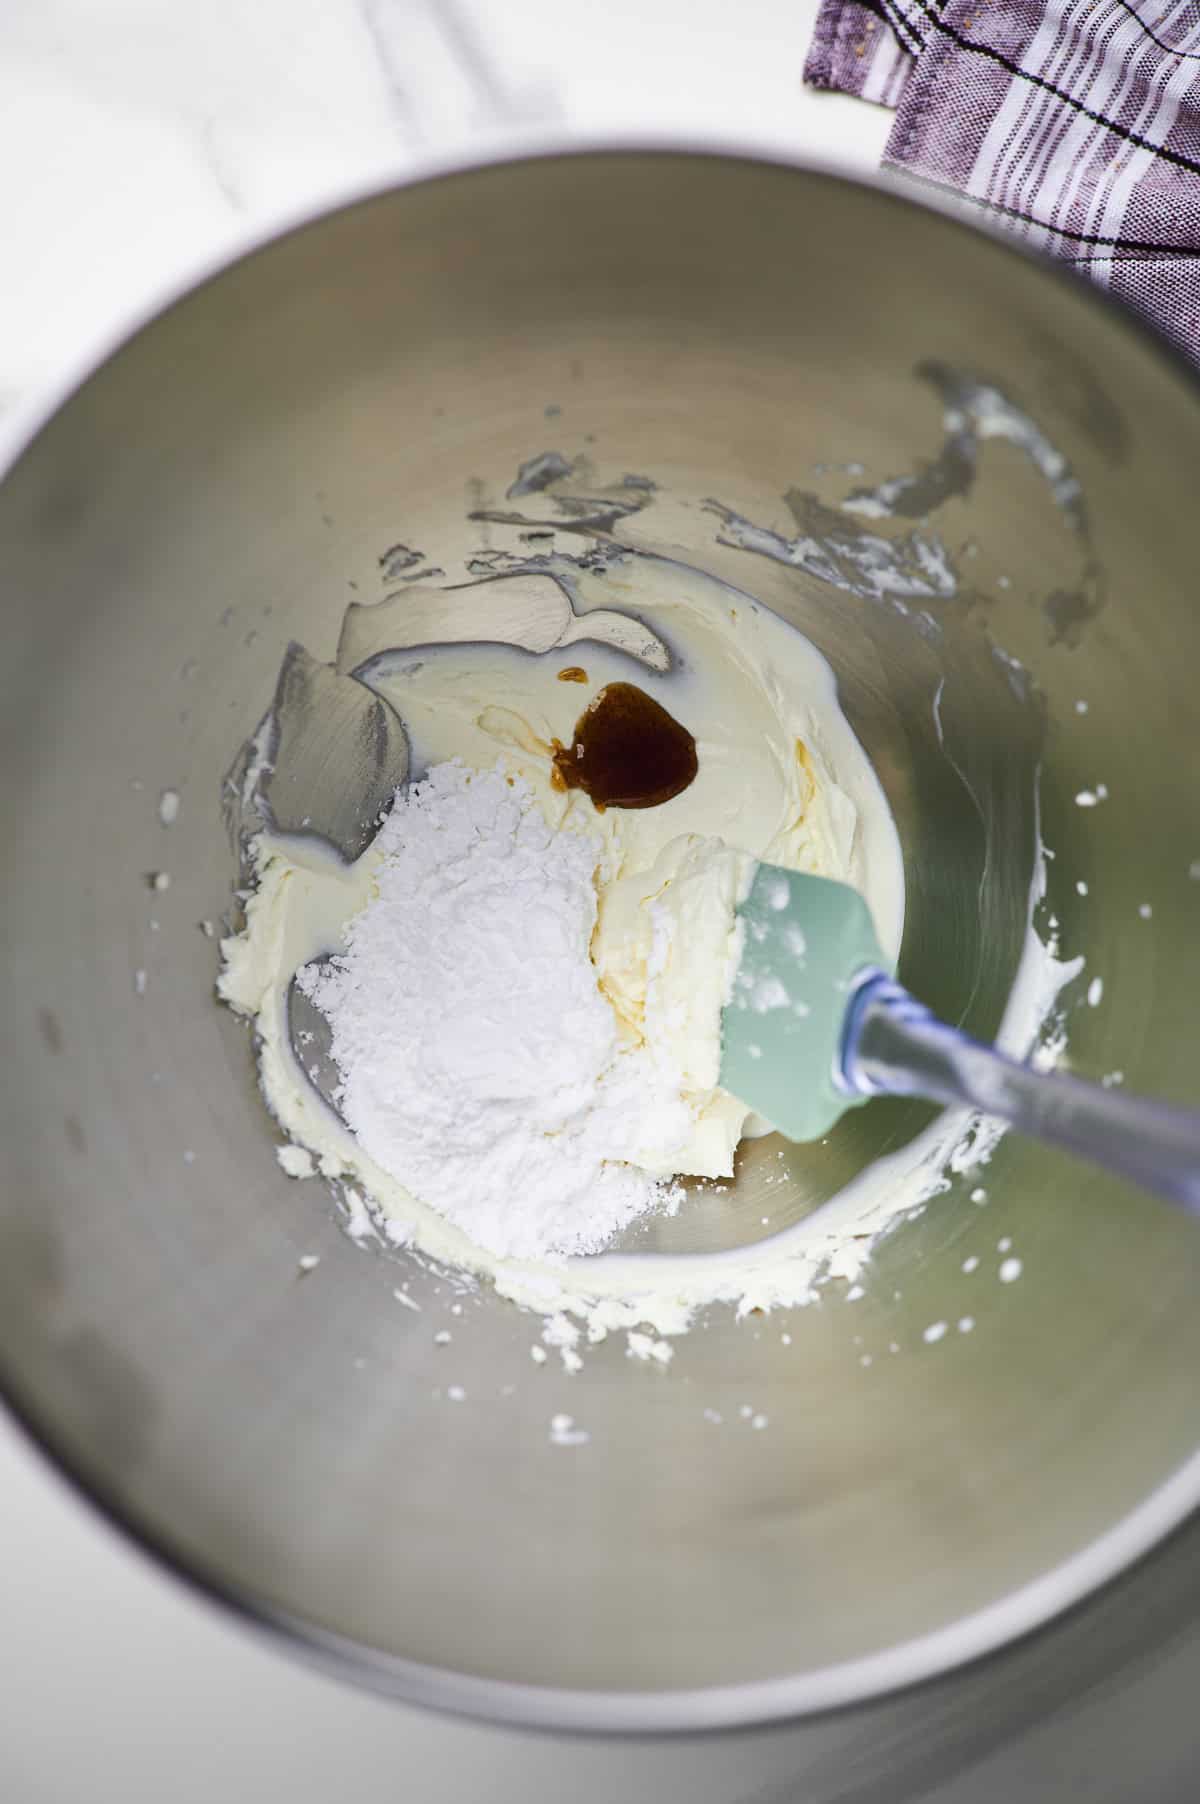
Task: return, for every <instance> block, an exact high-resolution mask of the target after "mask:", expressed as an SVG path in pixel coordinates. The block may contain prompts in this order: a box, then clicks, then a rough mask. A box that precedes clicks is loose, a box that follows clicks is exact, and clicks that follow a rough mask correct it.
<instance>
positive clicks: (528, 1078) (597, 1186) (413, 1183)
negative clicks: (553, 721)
mask: <svg viewBox="0 0 1200 1804" xmlns="http://www.w3.org/2000/svg"><path fill="white" fill-rule="evenodd" d="M374 844H375V850H376V851H377V852H378V853H379V854H380V855H381V857H382V864H381V865H380V867H379V871H378V875H377V879H376V895H375V899H374V900H373V901H372V902H371V903H370V904H369V906H368V907H367V908H365V909H364V910H363V912H362V913H361V914H360V915H358V916H357V917H356V918H355V919H354V920H353V921H351V922H350V924H349V926H348V928H347V930H346V935H345V946H346V950H345V951H344V952H343V953H340V954H338V955H336V956H335V957H333V958H331V959H329V960H326V961H324V962H322V963H319V964H315V965H308V966H305V967H304V968H303V969H302V970H301V971H300V972H299V974H298V977H297V982H298V985H299V987H300V989H301V990H302V991H303V992H304V993H305V994H306V995H308V996H309V998H310V999H311V1000H312V1001H313V1003H314V1004H315V1005H316V1006H317V1007H318V1008H319V1009H320V1010H321V1012H322V1013H323V1014H324V1015H325V1016H326V1018H327V1019H328V1021H329V1024H330V1029H331V1036H330V1052H331V1055H332V1057H333V1060H334V1063H335V1064H336V1065H337V1067H338V1070H339V1072H340V1074H341V1079H342V1088H341V1094H340V1099H339V1106H340V1110H341V1113H342V1116H343V1118H344V1120H345V1122H346V1124H347V1126H348V1127H349V1128H350V1130H351V1132H352V1133H353V1134H354V1136H355V1138H356V1139H357V1140H358V1142H359V1144H360V1145H361V1146H362V1148H363V1150H364V1151H365V1152H366V1153H367V1154H368V1155H369V1156H370V1157H371V1158H373V1159H375V1160H376V1161H377V1162H378V1163H379V1164H380V1165H381V1166H382V1167H383V1168H384V1169H385V1170H386V1171H388V1172H389V1173H391V1174H392V1175H393V1176H395V1177H397V1178H399V1179H400V1180H401V1181H402V1182H403V1183H404V1185H405V1186H406V1188H408V1189H410V1190H411V1191H413V1192H414V1193H415V1194H416V1195H418V1196H420V1197H421V1198H422V1200H423V1201H424V1202H426V1203H428V1204H429V1205H430V1206H431V1207H432V1208H434V1209H436V1210H438V1211H439V1212H440V1213H441V1214H442V1215H443V1216H445V1217H446V1218H447V1219H448V1220H449V1221H451V1222H453V1223H454V1224H455V1225H456V1226H457V1227H459V1228H461V1229H462V1230H463V1231H464V1232H465V1233H466V1234H468V1235H469V1236H470V1238H471V1239H472V1240H473V1241H474V1242H475V1243H476V1245H478V1246H480V1247H483V1248H484V1249H485V1250H486V1251H488V1252H489V1253H491V1254H493V1255H494V1256H496V1257H497V1258H502V1259H521V1260H530V1259H562V1258H565V1257H569V1256H573V1255H580V1254H586V1253H591V1252H596V1251H599V1250H600V1249H601V1248H602V1247H603V1246H605V1245H606V1244H607V1243H608V1242H609V1241H610V1240H611V1239H612V1238H613V1236H614V1235H615V1234H616V1233H618V1232H619V1231H620V1230H621V1229H622V1228H623V1227H625V1226H627V1225H628V1224H629V1223H630V1222H632V1221H634V1220H636V1219H637V1217H638V1216H641V1215H644V1214H645V1213H646V1212H647V1211H648V1210H650V1209H653V1208H655V1207H663V1206H665V1205H667V1204H668V1203H669V1201H670V1195H671V1186H670V1185H668V1184H664V1183H663V1182H661V1181H660V1180H657V1179H655V1178H652V1177H650V1176H649V1175H648V1174H647V1173H646V1172H645V1171H643V1170H639V1169H636V1168H635V1166H634V1165H633V1164H631V1163H629V1162H628V1161H630V1160H633V1159H634V1158H641V1159H643V1160H644V1159H645V1155H646V1154H647V1153H649V1154H650V1155H652V1162H653V1163H655V1164H656V1165H659V1166H660V1167H661V1166H666V1165H669V1162H670V1158H671V1155H672V1154H673V1153H674V1152H675V1151H676V1150H677V1149H678V1148H679V1147H681V1146H682V1144H683V1143H684V1141H685V1139H686V1137H687V1135H688V1133H689V1132H690V1130H691V1113H690V1110H689V1108H688V1105H687V1103H686V1102H685V1101H684V1099H683V1097H682V1096H681V1095H680V1093H679V1089H678V1085H677V1083H676V1082H675V1081H674V1079H673V1077H672V1076H671V1074H669V1073H664V1072H663V1071H661V1070H660V1069H659V1067H658V1064H657V1062H656V1061H655V1060H654V1058H653V1057H652V1055H651V1053H650V1052H649V1051H648V1050H647V1049H646V1048H645V1047H634V1048H632V1049H629V1048H625V1047H623V1046H622V1043H621V1041H620V1039H619V1035H618V1031H617V1023H616V1021H615V1019H614V1016H613V1012H612V1010H611V1008H610V1007H609V1004H608V1002H607V1001H606V999H605V998H604V996H603V995H602V994H601V992H600V990H599V989H598V987H597V984H596V976H595V969H594V967H593V965H592V963H591V959H590V956H589V945H590V941H591V935H592V930H593V927H594V925H595V920H596V892H595V886H594V881H593V877H594V872H595V869H596V864H597V859H598V857H599V854H600V844H599V840H598V839H597V838H596V837H595V836H594V835H592V834H588V833H582V832H574V831H570V830H568V831H561V832H555V831H554V830H553V829H552V828H551V827H550V825H549V824H548V822H547V821H546V819H545V817H544V815H543V814H542V812H541V809H540V808H539V807H538V805H537V802H536V800H535V799H534V797H533V795H532V793H531V791H530V789H529V787H528V785H527V784H526V783H524V782H523V781H522V780H520V779H516V780H514V781H512V782H510V781H509V779H508V777H507V776H506V775H505V774H504V772H503V771H502V770H500V769H497V770H494V771H490V772H484V773H482V774H480V773H472V772H471V771H469V770H468V769H467V768H466V767H465V766H464V765H462V764H459V763H456V762H449V763H445V764H439V765H435V766H434V767H433V769H432V770H431V771H430V773H429V775H428V776H427V777H426V778H425V780H424V781H423V782H420V783H416V784H414V785H412V786H411V787H410V788H409V789H408V790H407V791H404V792H401V793H400V794H399V795H398V796H397V798H396V800H395V803H394V805H393V807H392V810H391V813H390V814H389V815H388V817H387V819H386V820H385V821H384V822H383V825H382V826H381V828H380V831H379V834H378V835H377V837H376V840H375V842H374Z"/></svg>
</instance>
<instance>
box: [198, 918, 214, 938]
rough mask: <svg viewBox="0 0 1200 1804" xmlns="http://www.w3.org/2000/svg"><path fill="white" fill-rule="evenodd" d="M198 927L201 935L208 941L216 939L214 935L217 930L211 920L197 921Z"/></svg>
mask: <svg viewBox="0 0 1200 1804" xmlns="http://www.w3.org/2000/svg"><path fill="white" fill-rule="evenodd" d="M196 925H197V927H198V928H199V929H200V931H201V933H202V934H203V935H204V937H205V939H206V940H211V939H212V938H213V937H214V935H215V934H216V931H217V930H216V928H215V927H214V925H213V923H212V922H211V921H209V920H204V921H197V922H196Z"/></svg>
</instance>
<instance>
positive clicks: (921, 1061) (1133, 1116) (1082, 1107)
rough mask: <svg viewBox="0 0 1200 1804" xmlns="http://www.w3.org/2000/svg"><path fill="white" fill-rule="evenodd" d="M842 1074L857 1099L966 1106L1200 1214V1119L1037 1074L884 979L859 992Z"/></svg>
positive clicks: (868, 979)
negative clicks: (919, 1098)
mask: <svg viewBox="0 0 1200 1804" xmlns="http://www.w3.org/2000/svg"><path fill="white" fill-rule="evenodd" d="M840 1067H841V1069H840V1072H839V1076H840V1078H841V1082H842V1084H843V1085H844V1086H845V1088H846V1090H847V1091H848V1092H849V1094H850V1095H851V1096H854V1097H867V1096H876V1095H881V1094H888V1095H892V1096H922V1097H925V1098H927V1099H928V1100H929V1101H930V1102H940V1103H966V1104H967V1105H968V1106H969V1107H971V1108H973V1109H981V1110H983V1111H984V1112H985V1113H986V1114H988V1115H997V1116H999V1117H1000V1118H1001V1119H1002V1120H1004V1121H1007V1122H1009V1123H1010V1124H1011V1125H1012V1126H1013V1127H1015V1128H1017V1129H1018V1130H1019V1131H1020V1132H1021V1133H1023V1134H1029V1135H1031V1136H1032V1137H1033V1138H1034V1139H1037V1140H1044V1141H1047V1142H1049V1144H1051V1145H1052V1146H1060V1147H1063V1148H1064V1149H1065V1150H1066V1151H1067V1152H1071V1153H1076V1154H1078V1155H1079V1156H1080V1157H1082V1158H1085V1159H1090V1160H1092V1161H1093V1163H1095V1164H1097V1165H1102V1166H1103V1167H1104V1168H1105V1169H1106V1170H1107V1171H1116V1172H1120V1173H1121V1174H1122V1176H1124V1177H1127V1178H1132V1179H1133V1180H1134V1182H1135V1183H1138V1184H1142V1185H1144V1186H1145V1188H1146V1189H1147V1190H1153V1191H1156V1192H1157V1193H1158V1194H1159V1195H1160V1196H1165V1197H1167V1198H1169V1200H1170V1201H1171V1202H1174V1203H1180V1204H1182V1206H1183V1207H1184V1208H1185V1209H1187V1210H1190V1211H1191V1213H1192V1214H1194V1215H1200V1114H1196V1113H1193V1112H1192V1111H1190V1110H1187V1109H1177V1108H1174V1107H1172V1106H1171V1105H1170V1104H1167V1103H1162V1102H1152V1101H1149V1100H1147V1099H1146V1098H1143V1097H1138V1096H1126V1095H1123V1094H1122V1093H1121V1092H1119V1091H1117V1090H1109V1089H1104V1088H1103V1087H1102V1086H1101V1085H1099V1084H1089V1083H1084V1082H1083V1081H1082V1080H1081V1079H1079V1078H1074V1077H1059V1076H1055V1075H1053V1074H1049V1073H1041V1072H1036V1071H1031V1070H1030V1069H1029V1068H1028V1066H1025V1065H1018V1064H1017V1063H1015V1061H1014V1060H1012V1059H1010V1058H1006V1057H1005V1055H1004V1054H1003V1053H1000V1052H996V1051H995V1050H993V1049H992V1048H991V1047H987V1046H981V1045H979V1043H978V1042H977V1041H975V1040H972V1039H969V1038H968V1036H967V1035H966V1034H963V1033H960V1032H959V1031H958V1030H957V1029H956V1028H953V1027H947V1026H946V1025H945V1023H944V1022H941V1021H939V1020H938V1019H937V1017H936V1016H935V1015H932V1014H931V1013H930V1012H929V1010H928V1009H927V1008H925V1007H924V1005H923V1004H922V1003H920V1002H918V1001H917V1000H916V998H915V997H913V996H910V995H909V993H908V991H907V990H906V989H904V987H903V986H902V985H901V984H898V983H897V982H896V981H895V980H894V979H893V978H891V977H889V976H887V974H886V973H885V972H883V971H879V970H875V971H868V972H865V973H863V974H862V975H861V977H860V979H859V982H858V984H857V986H856V988H855V990H854V993H853V996H852V998H851V1001H850V1006H849V1008H848V1009H847V1012H846V1022H845V1030H844V1034H843V1039H842V1045H841V1053H840Z"/></svg>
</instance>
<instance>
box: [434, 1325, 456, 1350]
mask: <svg viewBox="0 0 1200 1804" xmlns="http://www.w3.org/2000/svg"><path fill="white" fill-rule="evenodd" d="M452 1338H453V1337H452V1335H451V1333H450V1330H449V1328H439V1329H438V1331H437V1333H436V1334H435V1335H434V1337H433V1344H434V1346H435V1347H448V1346H449V1345H450V1342H451V1339H452Z"/></svg>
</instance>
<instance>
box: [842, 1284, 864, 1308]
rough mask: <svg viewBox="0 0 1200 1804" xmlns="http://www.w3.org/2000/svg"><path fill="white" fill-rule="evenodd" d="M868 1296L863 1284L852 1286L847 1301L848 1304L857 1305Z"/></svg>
mask: <svg viewBox="0 0 1200 1804" xmlns="http://www.w3.org/2000/svg"><path fill="white" fill-rule="evenodd" d="M866 1294H867V1293H866V1291H865V1290H864V1289H863V1287H862V1285H861V1284H852V1285H851V1286H850V1288H849V1290H848V1291H847V1292H846V1301H847V1303H857V1302H859V1301H860V1299H861V1298H863V1297H865V1296H866Z"/></svg>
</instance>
